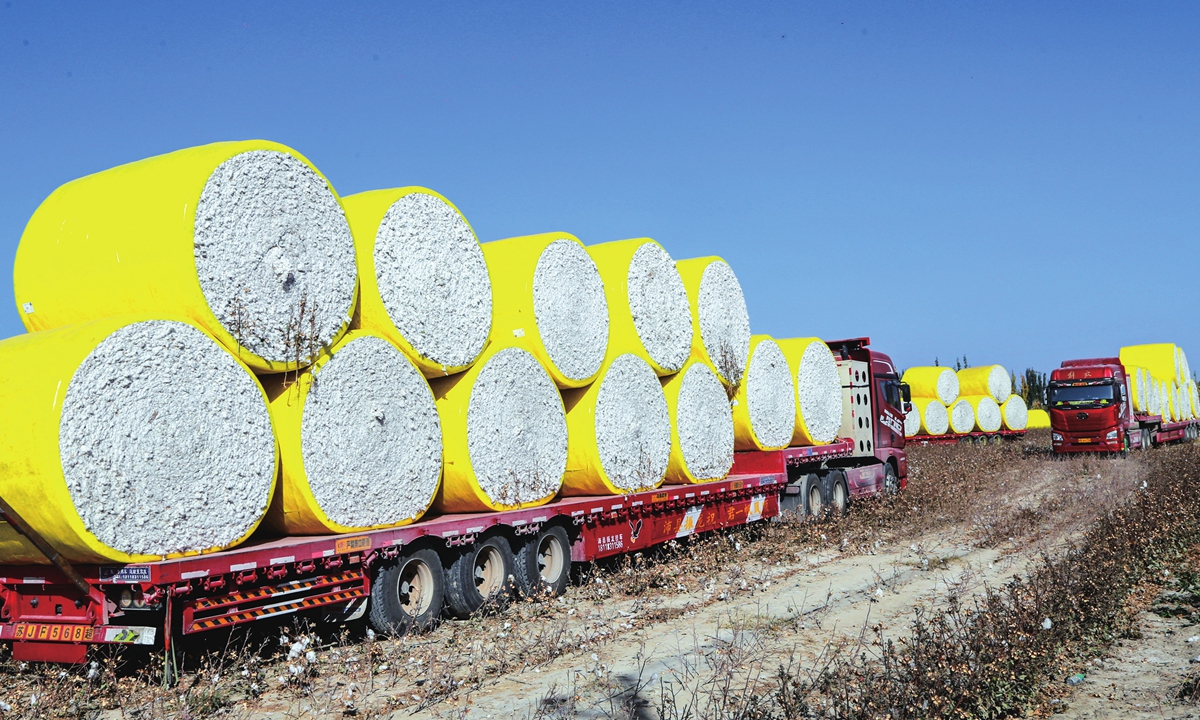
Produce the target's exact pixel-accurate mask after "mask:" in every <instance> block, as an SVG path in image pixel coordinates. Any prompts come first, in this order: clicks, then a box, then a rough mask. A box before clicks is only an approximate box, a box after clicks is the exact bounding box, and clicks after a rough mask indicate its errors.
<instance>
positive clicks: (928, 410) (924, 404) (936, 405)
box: [912, 397, 950, 435]
mask: <svg viewBox="0 0 1200 720" xmlns="http://www.w3.org/2000/svg"><path fill="white" fill-rule="evenodd" d="M912 405H913V410H914V411H915V412H917V413H918V414H919V417H920V422H921V425H920V434H922V435H945V434H946V433H947V432H948V431H949V430H950V414H949V412H948V411H947V410H946V406H945V405H943V404H942V401H941V400H938V399H937V398H920V397H914V398H913V399H912Z"/></svg>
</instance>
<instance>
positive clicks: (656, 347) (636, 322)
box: [587, 238, 693, 376]
mask: <svg viewBox="0 0 1200 720" xmlns="http://www.w3.org/2000/svg"><path fill="white" fill-rule="evenodd" d="M587 250H588V254H590V255H591V256H592V259H593V260H595V261H596V267H597V268H599V270H600V277H601V278H602V279H603V280H604V293H605V296H606V297H607V299H608V312H609V317H610V321H609V336H608V357H610V358H611V357H616V356H617V355H620V354H621V353H626V352H631V353H633V354H634V355H637V356H639V357H641V358H643V359H645V360H647V361H649V363H650V367H652V368H654V372H656V373H658V374H659V375H660V376H661V375H671V374H673V373H677V372H679V371H680V370H681V369H682V368H683V364H684V363H685V362H687V359H688V355H689V354H690V352H691V349H692V336H693V330H692V311H691V308H690V307H689V305H688V297H687V290H686V289H685V288H684V286H683V280H682V279H680V277H679V271H678V270H676V269H675V263H674V261H673V260H671V256H670V255H668V254H667V251H666V250H663V249H662V246H661V245H659V244H658V243H656V242H654V241H653V240H651V239H649V238H637V239H633V240H617V241H615V242H608V243H601V244H599V245H592V246H590V247H589V248H588V249H587Z"/></svg>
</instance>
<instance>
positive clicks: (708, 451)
mask: <svg viewBox="0 0 1200 720" xmlns="http://www.w3.org/2000/svg"><path fill="white" fill-rule="evenodd" d="M662 387H663V391H664V392H665V393H666V398H667V407H668V408H669V410H670V412H671V462H670V464H669V465H668V466H667V480H666V481H667V482H669V483H679V484H685V483H702V482H710V481H713V480H720V479H721V478H723V477H725V476H726V475H728V474H729V469H730V468H732V467H733V414H732V412H731V410H730V407H729V396H728V395H727V394H726V392H725V388H724V386H723V385H722V384H721V381H720V380H719V379H718V378H717V374H716V373H715V372H714V371H713V370H712V368H711V367H709V366H708V365H707V364H706V363H704V362H701V361H697V360H690V361H688V364H687V365H686V366H685V367H684V368H683V370H681V371H679V372H678V373H676V374H675V375H672V376H670V377H666V378H663V379H662Z"/></svg>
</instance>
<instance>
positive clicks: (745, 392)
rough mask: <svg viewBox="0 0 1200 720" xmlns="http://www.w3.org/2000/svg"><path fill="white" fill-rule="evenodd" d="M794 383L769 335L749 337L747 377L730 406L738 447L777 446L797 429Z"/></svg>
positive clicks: (745, 448)
mask: <svg viewBox="0 0 1200 720" xmlns="http://www.w3.org/2000/svg"><path fill="white" fill-rule="evenodd" d="M795 388H796V386H795V382H794V381H793V380H792V373H791V370H790V368H789V367H788V362H787V358H786V357H784V354H783V351H782V350H781V349H780V348H779V345H777V344H776V343H775V341H774V340H773V339H771V337H770V336H768V335H753V336H751V338H750V359H749V361H748V362H747V364H746V377H745V378H744V379H743V380H742V384H741V385H740V386H739V387H738V392H737V397H736V398H735V400H734V402H735V405H734V406H733V436H734V442H735V447H736V448H737V449H738V450H778V449H780V448H785V447H787V446H788V443H789V442H791V440H792V436H793V434H794V433H795V430H796V389H795Z"/></svg>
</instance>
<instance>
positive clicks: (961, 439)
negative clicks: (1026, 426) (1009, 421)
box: [906, 430, 1025, 445]
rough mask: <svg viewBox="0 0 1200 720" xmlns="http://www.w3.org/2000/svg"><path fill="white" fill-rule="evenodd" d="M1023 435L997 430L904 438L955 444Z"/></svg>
mask: <svg viewBox="0 0 1200 720" xmlns="http://www.w3.org/2000/svg"><path fill="white" fill-rule="evenodd" d="M1023 437H1025V431H1024V430H997V431H996V432H990V433H989V432H980V431H975V432H969V433H947V434H945V435H912V436H910V437H908V438H907V439H906V442H909V443H920V444H921V445H957V444H959V443H972V442H973V443H986V442H989V441H990V442H999V441H1001V440H1017V439H1019V438H1023Z"/></svg>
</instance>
